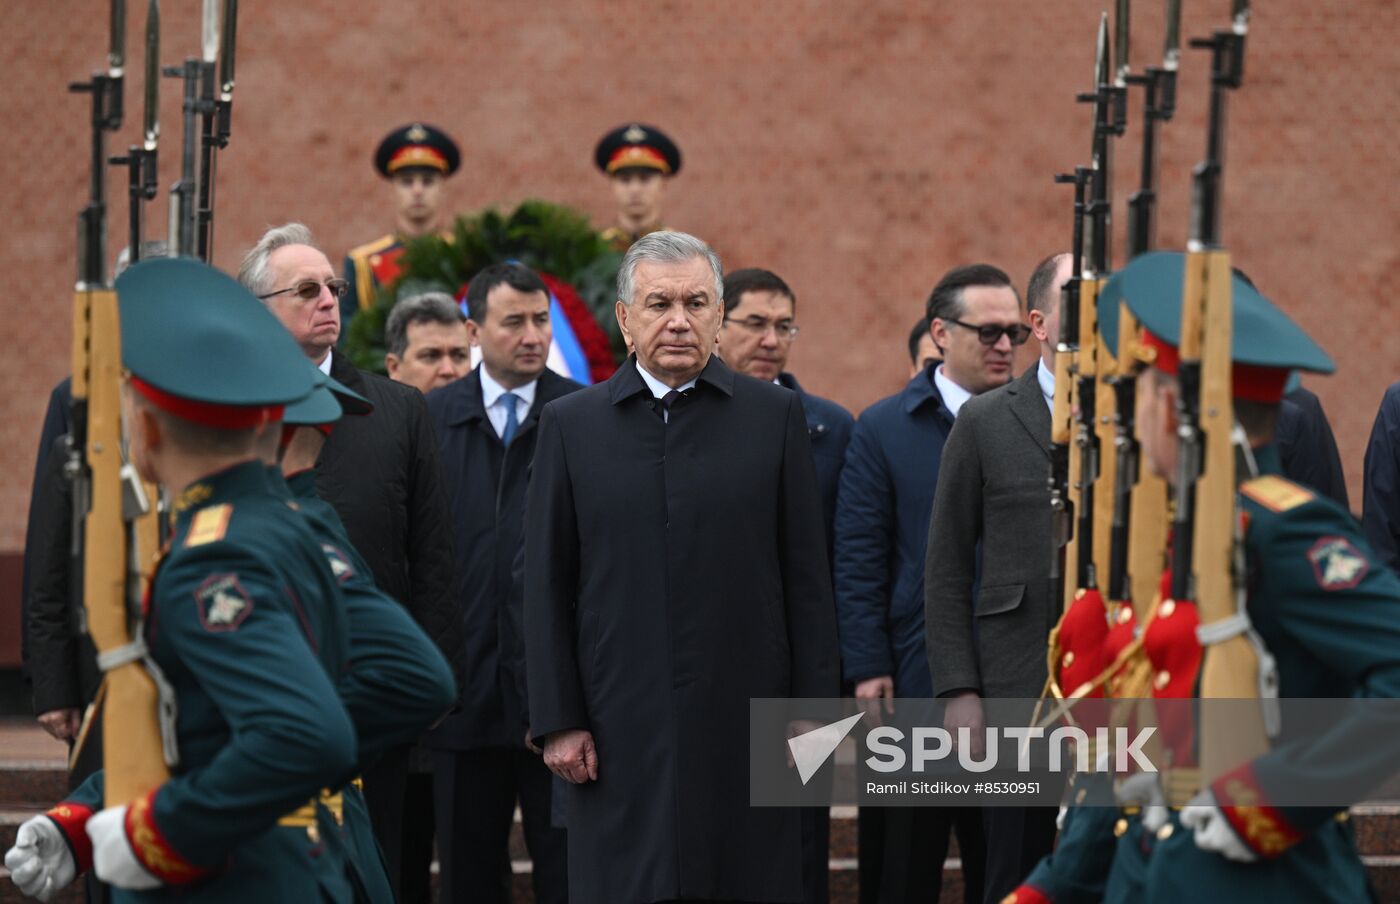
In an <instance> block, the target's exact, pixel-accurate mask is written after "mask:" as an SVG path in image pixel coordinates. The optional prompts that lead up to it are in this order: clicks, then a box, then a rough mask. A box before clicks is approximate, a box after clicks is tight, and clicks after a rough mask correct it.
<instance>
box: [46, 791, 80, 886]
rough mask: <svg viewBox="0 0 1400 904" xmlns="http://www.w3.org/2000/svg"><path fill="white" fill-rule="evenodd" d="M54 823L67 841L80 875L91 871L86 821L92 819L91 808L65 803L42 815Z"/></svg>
mask: <svg viewBox="0 0 1400 904" xmlns="http://www.w3.org/2000/svg"><path fill="white" fill-rule="evenodd" d="M44 815H45V816H47V817H48V818H49V819H52V820H53V821H54V824H55V825H57V826H58V828H59V831H61V832H63V837H64V838H66V839H67V840H68V849H69V850H70V851H72V852H73V862H74V863H75V864H76V865H77V868H78V874H79V875H81V874H83V873H85V872H87V871H88V870H90V869H92V839H91V838H89V837H88V833H87V821H88V819H90V818H91V817H92V808H91V807H88V806H84V805H83V804H75V803H70V802H67V801H65V802H64V803H61V804H59V805H58V806H56V807H54V808H53V809H52V810H50V811H48V812H47V813H45V814H44Z"/></svg>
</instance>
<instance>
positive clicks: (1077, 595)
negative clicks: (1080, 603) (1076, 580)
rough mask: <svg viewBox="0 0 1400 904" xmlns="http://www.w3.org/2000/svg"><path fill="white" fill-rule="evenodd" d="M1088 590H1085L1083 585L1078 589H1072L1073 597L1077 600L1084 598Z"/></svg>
mask: <svg viewBox="0 0 1400 904" xmlns="http://www.w3.org/2000/svg"><path fill="white" fill-rule="evenodd" d="M1088 592H1089V591H1087V590H1085V589H1084V588H1083V587H1080V588H1079V589H1078V590H1076V591H1074V598H1075V599H1077V600H1082V599H1084V594H1086V593H1088Z"/></svg>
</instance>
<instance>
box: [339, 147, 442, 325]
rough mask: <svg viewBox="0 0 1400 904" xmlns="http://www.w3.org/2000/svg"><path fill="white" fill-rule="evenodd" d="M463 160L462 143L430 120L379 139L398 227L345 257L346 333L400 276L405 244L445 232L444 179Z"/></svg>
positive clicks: (378, 164)
mask: <svg viewBox="0 0 1400 904" xmlns="http://www.w3.org/2000/svg"><path fill="white" fill-rule="evenodd" d="M461 162H462V155H461V152H460V151H459V150H458V149H457V143H456V142H455V141H453V140H452V139H451V137H449V136H448V134H447V133H446V132H444V131H442V130H441V129H439V128H436V127H434V126H430V125H427V124H426V123H421V122H415V123H410V124H409V125H406V126H402V127H400V128H397V129H395V130H394V131H392V132H390V133H389V134H388V135H386V136H384V140H383V141H381V142H379V149H378V150H376V151H375V152H374V168H375V169H376V170H378V171H379V175H381V176H383V177H384V178H385V179H388V180H389V181H390V182H391V183H392V185H393V189H394V201H395V204H396V205H397V207H396V210H397V212H396V214H395V220H394V231H393V232H391V233H390V234H388V235H385V236H381V237H379V238H377V239H375V240H374V241H372V242H369V243H367V244H364V245H361V246H359V247H358V248H355V249H353V250H352V251H351V252H350V253H349V254H347V255H346V256H345V266H344V268H343V269H344V272H345V279H346V281H348V282H349V283H350V286H349V291H347V292H346V293H345V294H344V295H342V296H341V298H340V321H341V336H345V335H348V332H349V330H348V327H349V324H350V320H351V318H352V317H354V316H355V312H356V311H363V310H366V309H367V308H371V307H373V306H374V301H375V297H376V296H377V295H378V293H379V289H380V287H382V286H386V285H389V284H390V283H392V282H393V281H394V280H395V279H398V276H399V272H400V261H399V258H400V257H401V256H402V255H403V250H404V242H405V241H406V240H408V239H416V238H419V237H421V236H425V235H429V234H431V233H434V232H440V231H441V230H442V228H443V225H444V224H443V211H442V183H443V180H444V179H446V178H447V177H448V176H451V175H452V174H453V173H455V172H457V167H458V166H460V165H461Z"/></svg>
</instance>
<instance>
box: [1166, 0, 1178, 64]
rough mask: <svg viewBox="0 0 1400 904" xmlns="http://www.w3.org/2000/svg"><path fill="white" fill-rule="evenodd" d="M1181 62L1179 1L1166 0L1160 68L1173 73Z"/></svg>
mask: <svg viewBox="0 0 1400 904" xmlns="http://www.w3.org/2000/svg"><path fill="white" fill-rule="evenodd" d="M1180 62H1181V0H1167V40H1166V44H1165V46H1164V47H1163V49H1162V68H1163V69H1166V70H1167V71H1168V72H1175V71H1176V70H1177V66H1178V65H1179V64H1180Z"/></svg>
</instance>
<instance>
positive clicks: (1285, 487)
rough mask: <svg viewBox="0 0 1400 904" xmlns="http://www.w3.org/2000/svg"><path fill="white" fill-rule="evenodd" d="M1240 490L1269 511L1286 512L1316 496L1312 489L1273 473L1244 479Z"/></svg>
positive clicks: (1310, 500)
mask: <svg viewBox="0 0 1400 904" xmlns="http://www.w3.org/2000/svg"><path fill="white" fill-rule="evenodd" d="M1240 492H1241V493H1242V494H1244V495H1245V496H1248V497H1249V498H1250V499H1253V500H1254V501H1255V502H1257V503H1259V504H1260V505H1262V506H1264V508H1266V509H1268V510H1269V511H1271V512H1286V511H1288V510H1289V509H1295V508H1297V507H1298V506H1300V505H1303V504H1304V503H1308V502H1312V501H1313V499H1315V498H1316V496H1315V495H1314V494H1313V493H1312V491H1310V490H1306V489H1304V488H1303V487H1300V486H1299V485H1298V484H1296V483H1294V482H1293V481H1291V480H1286V479H1284V478H1282V477H1278V476H1276V475H1273V474H1268V475H1266V476H1264V477H1256V478H1254V479H1253V480H1248V481H1245V482H1244V483H1243V484H1241V485H1240Z"/></svg>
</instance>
